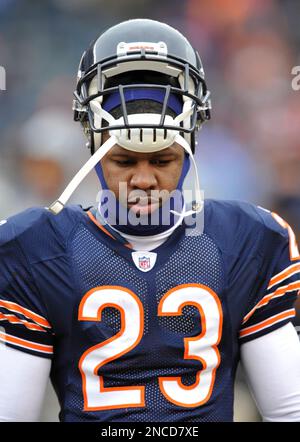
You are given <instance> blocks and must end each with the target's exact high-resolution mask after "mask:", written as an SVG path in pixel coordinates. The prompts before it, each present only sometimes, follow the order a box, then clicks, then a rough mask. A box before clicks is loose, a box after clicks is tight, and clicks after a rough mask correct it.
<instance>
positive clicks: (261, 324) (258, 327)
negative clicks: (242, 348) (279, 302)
mask: <svg viewBox="0 0 300 442" xmlns="http://www.w3.org/2000/svg"><path fill="white" fill-rule="evenodd" d="M295 313H296V312H295V309H294V308H292V309H289V310H286V311H285V312H283V313H279V314H278V315H275V316H272V317H271V318H268V319H265V320H264V321H262V322H259V323H258V324H255V325H252V326H250V327H247V328H245V329H243V330H241V331H240V333H239V337H240V338H242V337H244V336H248V335H251V334H253V333H256V332H257V331H260V330H263V329H265V328H268V327H270V326H271V325H274V324H276V323H277V322H280V321H283V320H284V319H287V318H292V317H294V316H295Z"/></svg>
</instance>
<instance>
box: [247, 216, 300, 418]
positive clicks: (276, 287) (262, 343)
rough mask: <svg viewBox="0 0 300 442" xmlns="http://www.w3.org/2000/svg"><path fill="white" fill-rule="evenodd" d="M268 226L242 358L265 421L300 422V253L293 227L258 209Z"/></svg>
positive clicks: (262, 243) (261, 250) (261, 246)
mask: <svg viewBox="0 0 300 442" xmlns="http://www.w3.org/2000/svg"><path fill="white" fill-rule="evenodd" d="M258 214H259V216H260V217H261V219H262V220H263V223H264V228H265V230H264V235H263V237H262V238H263V241H262V242H261V245H260V250H259V253H261V254H262V256H264V260H265V262H266V263H267V265H264V264H263V265H262V268H263V269H264V273H263V275H261V276H264V277H263V278H262V285H261V286H260V287H259V290H258V292H257V295H256V297H255V299H254V304H253V303H252V305H251V306H249V307H250V308H249V310H248V311H247V314H246V315H245V316H244V318H243V321H242V326H241V329H240V342H241V360H242V364H243V366H244V369H245V372H246V374H247V377H248V380H249V384H250V386H251V389H252V391H253V393H254V396H255V400H256V402H257V405H258V408H259V409H260V411H261V414H262V416H263V418H264V420H265V421H300V343H299V339H298V336H297V333H296V330H295V329H294V327H293V325H292V323H291V320H292V319H293V318H294V316H295V308H294V304H295V300H296V297H297V293H298V292H299V289H300V254H299V248H298V246H297V243H296V238H295V235H294V233H293V231H292V229H291V227H290V226H289V225H288V224H287V223H286V222H285V221H284V220H283V219H282V218H280V217H279V216H278V215H277V214H274V213H273V214H272V213H271V212H268V211H266V210H265V209H261V208H260V209H258Z"/></svg>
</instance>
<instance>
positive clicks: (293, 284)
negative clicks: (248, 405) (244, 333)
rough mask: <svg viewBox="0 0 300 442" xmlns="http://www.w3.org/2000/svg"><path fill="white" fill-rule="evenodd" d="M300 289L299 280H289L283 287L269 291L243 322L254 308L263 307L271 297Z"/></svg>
mask: <svg viewBox="0 0 300 442" xmlns="http://www.w3.org/2000/svg"><path fill="white" fill-rule="evenodd" d="M297 289H300V281H295V282H291V284H289V285H285V286H283V287H279V288H278V289H277V290H275V292H273V293H270V294H269V295H266V296H264V297H263V298H262V299H261V300H260V301H259V302H258V303H257V304H256V305H255V306H254V307H253V309H252V310H250V312H249V313H248V314H247V315H246V316H245V317H244V319H243V324H245V322H247V321H248V319H249V318H250V317H251V316H252V315H253V313H254V312H255V311H256V309H258V308H260V307H263V306H264V305H267V304H268V303H269V302H270V301H272V299H275V298H279V297H281V296H284V295H285V294H287V293H289V292H293V291H294V290H297Z"/></svg>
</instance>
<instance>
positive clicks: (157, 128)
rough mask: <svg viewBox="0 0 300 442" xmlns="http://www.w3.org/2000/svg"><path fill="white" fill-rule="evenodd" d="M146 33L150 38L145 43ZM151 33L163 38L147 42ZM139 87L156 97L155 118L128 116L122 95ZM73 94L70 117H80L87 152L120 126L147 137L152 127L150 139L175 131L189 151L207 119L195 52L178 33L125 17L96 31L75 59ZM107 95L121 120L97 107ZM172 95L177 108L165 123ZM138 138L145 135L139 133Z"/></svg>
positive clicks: (206, 96)
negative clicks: (115, 98) (115, 104)
mask: <svg viewBox="0 0 300 442" xmlns="http://www.w3.org/2000/svg"><path fill="white" fill-rule="evenodd" d="M140 35H142V36H143V41H141V40H140V39H139V36H140ZM147 36H149V37H150V36H151V39H150V38H148V39H147V41H145V40H146V38H145V37H147ZM153 36H155V37H156V36H158V37H161V38H164V40H162V39H161V40H160V41H153ZM121 37H122V40H119V38H121ZM124 39H127V42H124V41H123V40H124ZM169 48H170V49H171V50H173V53H171V52H170V53H169ZM174 52H175V53H174ZM145 90H149V91H151V93H153V94H156V95H157V94H159V95H160V96H161V97H162V98H161V104H162V110H161V114H160V117H159V118H157V116H156V118H155V119H154V118H152V119H151V118H150V119H149V117H147V118H145V119H144V120H143V119H141V118H133V117H130V116H129V114H128V111H127V106H126V104H127V97H128V94H139V92H138V91H145ZM135 91H137V92H135ZM74 95H75V100H74V106H73V108H74V119H75V120H76V121H81V123H82V125H83V127H84V130H85V133H86V135H87V136H88V138H89V145H90V147H91V150H92V153H93V152H94V151H95V150H97V149H98V148H99V147H100V145H101V133H103V132H104V131H107V130H108V129H109V130H110V133H111V131H113V134H114V135H117V136H118V134H120V131H122V133H123V135H124V130H125V131H127V134H128V133H129V137H130V133H132V130H137V131H140V133H141V134H142V132H143V131H144V130H145V131H147V132H148V135H149V131H150V130H152V133H153V139H156V138H157V134H158V133H162V132H164V134H165V135H166V136H165V138H167V135H168V132H170V131H172V133H173V135H174V133H175V132H176V133H180V134H181V135H182V136H183V137H184V138H185V139H186V140H187V141H188V143H189V144H190V146H191V148H192V150H194V138H195V132H196V131H197V130H198V129H199V128H200V127H201V125H202V123H203V122H204V121H205V120H207V119H209V118H210V100H209V95H210V93H209V91H208V90H207V86H206V83H205V80H204V72H203V68H202V64H201V60H200V58H199V55H198V54H197V52H196V51H195V50H194V49H193V48H192V46H191V45H190V43H189V42H188V41H187V40H186V39H185V37H183V36H182V35H181V34H180V33H179V32H178V31H176V30H175V29H173V28H171V27H170V26H168V25H165V24H163V23H159V22H156V21H152V20H144V19H138V20H130V21H128V22H123V23H120V24H119V25H116V26H114V27H113V28H110V29H109V30H108V31H106V32H105V33H104V34H102V35H101V36H100V37H99V38H98V40H96V41H95V42H94V43H93V44H92V45H91V46H90V48H89V49H88V50H87V51H86V52H85V53H84V55H83V57H82V59H81V63H80V66H79V71H78V82H77V86H76V90H75V92H74ZM111 95H118V97H119V98H118V101H119V105H120V107H121V110H122V116H123V118H121V119H119V120H118V121H116V120H115V119H114V118H113V117H112V116H111V114H110V115H109V113H108V112H107V111H105V109H103V107H102V104H103V103H104V102H105V100H106V99H107V97H109V96H111ZM175 97H176V100H177V101H180V102H181V103H182V109H181V112H180V113H179V115H178V116H177V117H176V118H174V119H173V121H171V120H170V118H166V117H167V115H166V111H167V109H168V107H169V104H170V100H172V99H173V100H174V99H175ZM154 120H155V121H154ZM103 122H104V124H103ZM118 131H119V132H118ZM97 134H100V136H99V135H98V136H97ZM141 138H145V137H143V134H142V136H141ZM168 138H170V137H168ZM148 139H149V136H148ZM160 139H161V140H162V137H160ZM124 147H126V146H124Z"/></svg>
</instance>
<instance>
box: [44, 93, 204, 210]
mask: <svg viewBox="0 0 300 442" xmlns="http://www.w3.org/2000/svg"><path fill="white" fill-rule="evenodd" d="M90 104H91V108H92V110H93V111H94V112H95V114H96V113H97V114H98V115H99V111H100V112H101V114H102V115H101V117H102V118H103V117H104V115H103V113H104V112H105V111H104V110H103V109H102V108H101V106H100V104H99V103H98V102H97V101H95V100H93V101H91V103H90ZM105 113H106V112H105ZM190 114H191V109H188V110H187V111H185V112H183V113H181V114H180V115H178V116H177V117H176V118H175V119H173V118H172V117H171V116H169V115H166V117H165V124H166V125H170V126H179V123H180V122H181V121H183V120H184V119H185V118H187V117H188V116H189V115H190ZM108 115H109V117H108ZM108 115H105V117H106V118H105V119H107V120H109V123H110V125H111V126H113V125H120V124H124V119H123V117H121V118H120V119H118V120H115V119H114V118H113V117H112V116H111V114H108ZM160 118H161V116H160V115H158V114H135V115H129V116H128V121H129V124H143V123H144V124H154V125H158V124H159V122H160ZM108 130H109V128H108ZM109 134H110V137H109V139H108V140H107V141H106V142H105V143H103V144H102V146H101V147H100V148H99V149H98V150H96V152H95V153H94V155H92V156H91V157H90V158H89V160H88V161H87V162H86V163H85V164H84V165H83V166H82V168H81V169H80V170H79V171H78V172H77V174H76V175H75V176H74V177H73V179H72V180H71V181H70V183H69V184H68V185H67V187H66V188H65V190H64V191H63V193H62V194H61V195H60V197H59V198H58V199H57V200H56V201H54V203H52V204H51V206H50V207H49V210H50V211H51V212H52V213H54V214H55V215H57V214H58V213H60V212H61V210H62V209H63V208H64V206H65V205H66V203H67V202H68V200H69V199H70V197H71V196H72V194H73V193H74V192H75V190H76V188H77V187H78V186H79V184H80V183H81V182H82V181H83V180H84V178H85V177H86V176H87V175H88V174H89V173H90V172H91V171H92V170H93V169H94V168H95V166H96V165H97V164H98V163H99V162H100V161H101V160H102V158H103V157H104V155H106V154H107V152H109V150H110V149H111V148H112V147H113V146H114V145H116V144H118V145H119V146H121V147H123V148H124V149H127V150H131V151H134V152H141V153H151V152H158V151H160V150H162V149H166V148H167V147H169V146H171V145H172V144H173V143H178V144H179V145H180V146H182V147H183V149H184V150H185V152H187V153H188V154H189V156H190V158H191V161H192V164H193V168H194V183H195V201H194V203H193V206H192V210H188V211H185V210H184V212H183V213H178V212H176V211H173V210H171V212H172V213H174V214H176V215H179V216H184V217H186V216H190V215H193V214H195V213H198V212H200V211H201V210H202V206H203V201H202V198H201V192H200V184H199V176H198V170H197V166H196V163H195V159H194V155H193V153H192V151H191V147H190V145H189V143H188V142H187V141H186V140H185V139H184V138H183V137H182V136H181V135H180V134H179V132H178V131H176V130H169V129H168V130H165V129H151V128H143V129H113V130H110V131H109Z"/></svg>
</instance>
